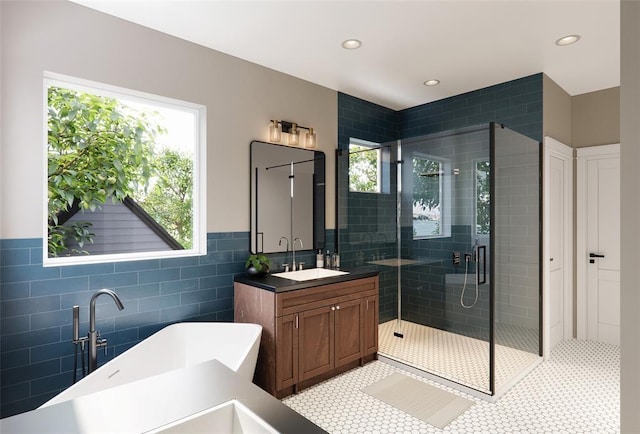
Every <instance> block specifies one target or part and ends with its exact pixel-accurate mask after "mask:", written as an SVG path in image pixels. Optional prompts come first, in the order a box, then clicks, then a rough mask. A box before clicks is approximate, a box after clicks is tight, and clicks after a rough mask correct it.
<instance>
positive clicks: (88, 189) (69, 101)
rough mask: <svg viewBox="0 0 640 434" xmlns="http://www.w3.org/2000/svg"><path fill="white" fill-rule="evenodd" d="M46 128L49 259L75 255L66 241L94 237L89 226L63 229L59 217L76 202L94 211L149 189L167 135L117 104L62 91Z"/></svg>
mask: <svg viewBox="0 0 640 434" xmlns="http://www.w3.org/2000/svg"><path fill="white" fill-rule="evenodd" d="M47 126H48V182H47V186H48V204H49V205H48V220H49V255H50V256H58V255H60V254H67V255H69V254H74V253H76V252H69V251H68V250H67V247H66V245H65V238H66V236H71V237H73V238H74V239H75V240H76V241H77V242H78V244H79V245H80V246H82V245H83V243H86V242H90V241H91V239H92V238H91V237H92V236H93V234H91V232H90V231H89V230H88V228H87V227H86V222H81V224H80V226H78V227H75V228H72V229H68V228H62V227H60V226H59V225H58V219H57V216H58V214H59V213H60V212H61V211H66V210H69V209H70V208H71V206H72V205H73V203H74V201H75V200H78V201H79V202H78V203H79V206H80V208H81V209H83V210H89V211H95V210H96V209H97V208H99V207H100V206H101V205H102V204H104V203H105V201H106V200H107V198H108V197H112V198H113V199H114V200H119V201H122V200H124V198H125V197H127V196H132V194H133V193H134V192H136V191H139V190H140V189H141V188H144V185H146V184H147V182H148V180H149V179H150V178H151V176H152V175H153V164H152V156H153V145H154V142H155V138H156V136H157V135H158V134H160V133H163V131H164V130H163V129H162V128H161V127H160V126H159V125H158V124H157V123H155V122H153V121H152V120H151V119H149V115H147V114H145V113H139V112H133V111H132V110H131V109H130V108H127V107H125V106H124V105H122V104H120V103H119V102H118V101H117V100H116V99H114V98H107V97H102V96H98V95H93V94H90V93H85V92H79V91H74V90H71V89H66V88H60V87H50V88H49V91H48V125H47ZM83 228H84V230H83ZM65 231H67V232H68V233H67V234H66V235H64V232H65ZM61 234H63V235H61Z"/></svg>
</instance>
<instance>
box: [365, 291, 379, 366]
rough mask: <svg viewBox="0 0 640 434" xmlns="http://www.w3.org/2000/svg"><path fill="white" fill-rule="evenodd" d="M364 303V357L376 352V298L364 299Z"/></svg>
mask: <svg viewBox="0 0 640 434" xmlns="http://www.w3.org/2000/svg"><path fill="white" fill-rule="evenodd" d="M363 303H364V326H363V329H364V355H365V356H367V355H369V354H374V353H377V352H378V297H376V296H371V297H366V298H365V299H364V300H363Z"/></svg>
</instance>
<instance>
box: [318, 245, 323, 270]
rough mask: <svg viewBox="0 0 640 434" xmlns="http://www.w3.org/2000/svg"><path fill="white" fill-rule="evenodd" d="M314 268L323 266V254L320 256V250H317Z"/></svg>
mask: <svg viewBox="0 0 640 434" xmlns="http://www.w3.org/2000/svg"><path fill="white" fill-rule="evenodd" d="M316 268H324V256H322V250H320V249H319V250H318V254H317V255H316Z"/></svg>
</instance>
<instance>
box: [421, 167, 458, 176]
mask: <svg viewBox="0 0 640 434" xmlns="http://www.w3.org/2000/svg"><path fill="white" fill-rule="evenodd" d="M444 175H460V169H453V170H452V171H451V173H445V172H444V171H443V170H440V171H439V172H427V173H419V174H418V176H424V177H428V178H435V177H436V176H444Z"/></svg>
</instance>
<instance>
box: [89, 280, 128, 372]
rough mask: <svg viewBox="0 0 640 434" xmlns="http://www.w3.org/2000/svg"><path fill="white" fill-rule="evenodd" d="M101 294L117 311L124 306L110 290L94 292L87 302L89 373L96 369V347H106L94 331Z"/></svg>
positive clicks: (105, 343)
mask: <svg viewBox="0 0 640 434" xmlns="http://www.w3.org/2000/svg"><path fill="white" fill-rule="evenodd" d="M102 294H107V295H109V296H111V298H113V301H114V302H115V303H116V306H118V310H122V309H124V304H122V301H121V300H120V297H118V294H116V293H115V292H113V291H112V290H110V289H101V290H99V291H96V293H95V294H93V296H92V297H91V301H90V302H89V335H88V336H89V373H91V372H93V371H95V370H96V369H97V368H98V347H106V346H107V340H106V339H99V338H98V332H97V331H96V301H97V300H98V297H100V296H101V295H102Z"/></svg>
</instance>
